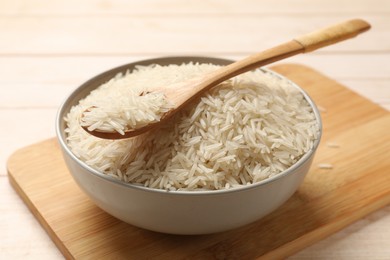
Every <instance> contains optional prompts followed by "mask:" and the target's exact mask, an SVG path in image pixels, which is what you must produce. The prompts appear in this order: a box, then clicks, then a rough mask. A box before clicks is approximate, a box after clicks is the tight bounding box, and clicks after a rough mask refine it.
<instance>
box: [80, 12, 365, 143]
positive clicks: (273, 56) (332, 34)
mask: <svg viewBox="0 0 390 260" xmlns="http://www.w3.org/2000/svg"><path fill="white" fill-rule="evenodd" d="M370 28H371V26H370V24H368V23H367V22H366V21H363V20H360V19H354V20H349V21H346V22H343V23H340V24H336V25H333V26H330V27H327V28H325V29H321V30H317V31H314V32H312V33H309V34H306V35H303V36H300V37H297V38H295V39H293V40H291V41H289V42H286V43H283V44H281V45H278V46H276V47H273V48H271V49H268V50H265V51H263V52H260V53H257V54H253V55H251V56H249V57H247V58H245V59H243V60H240V61H237V62H234V63H231V64H229V65H227V66H225V67H221V68H220V69H217V70H216V71H213V72H211V73H208V74H206V75H204V76H202V77H201V78H196V79H192V80H189V81H185V82H182V83H180V84H173V85H168V86H161V88H159V89H153V90H152V91H156V92H162V93H164V94H165V97H166V98H167V99H168V100H169V101H171V102H172V103H173V104H175V108H173V109H171V110H170V111H168V112H167V113H165V114H164V115H163V116H162V118H161V120H160V121H157V122H152V123H150V124H148V125H146V126H143V127H141V128H137V129H129V130H127V131H126V132H125V134H124V135H122V134H120V133H117V132H103V131H99V130H94V131H89V130H88V129H87V127H88V126H85V127H84V126H83V128H84V129H85V130H86V131H87V132H89V133H90V134H91V135H94V136H97V137H100V138H104V139H123V138H129V137H134V136H137V135H140V134H143V133H145V132H146V131H149V130H151V129H153V128H156V127H157V126H159V125H161V124H164V123H165V122H166V120H168V119H169V118H170V117H171V116H173V115H174V114H176V113H177V112H179V111H180V110H181V109H182V108H183V107H184V106H185V105H186V104H188V103H189V102H190V101H191V100H193V99H195V98H197V97H199V96H201V95H202V94H203V93H204V92H205V91H207V90H209V89H210V88H211V87H213V86H216V85H218V84H220V83H221V82H223V81H225V80H227V79H230V78H232V77H234V76H237V75H239V74H242V73H244V72H247V71H250V70H253V69H255V68H258V67H261V66H264V65H267V64H270V63H273V62H275V61H279V60H282V59H285V58H288V57H291V56H294V55H296V54H299V53H306V52H310V51H314V50H316V49H319V48H322V47H325V46H328V45H332V44H335V43H337V42H340V41H344V40H346V39H349V38H352V37H355V36H356V35H358V34H360V33H362V32H365V31H367V30H368V29H370ZM148 91H151V90H148Z"/></svg>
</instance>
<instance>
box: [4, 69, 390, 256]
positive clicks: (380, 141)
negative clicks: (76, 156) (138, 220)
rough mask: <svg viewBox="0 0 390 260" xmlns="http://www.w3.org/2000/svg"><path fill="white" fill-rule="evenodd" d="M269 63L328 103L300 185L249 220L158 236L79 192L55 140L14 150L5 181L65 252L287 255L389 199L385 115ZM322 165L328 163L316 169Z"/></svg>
mask: <svg viewBox="0 0 390 260" xmlns="http://www.w3.org/2000/svg"><path fill="white" fill-rule="evenodd" d="M275 70H277V71H278V72H280V73H282V74H284V75H287V76H288V77H289V78H291V79H292V80H294V81H295V82H296V83H298V84H300V85H302V86H303V87H304V88H305V89H306V90H307V91H308V93H309V94H310V95H311V96H312V97H313V99H314V100H315V101H316V102H317V103H318V104H319V105H321V106H323V107H324V108H326V112H324V113H322V117H323V121H324V136H323V140H322V143H321V145H320V147H319V150H318V152H317V155H316V157H315V160H314V162H313V167H312V169H311V170H310V172H309V174H308V176H307V178H306V179H305V181H304V183H303V184H302V186H301V187H300V188H299V190H298V191H297V192H296V193H295V194H294V195H293V197H292V198H290V200H288V202H286V203H285V204H284V205H283V206H282V207H280V208H279V209H278V210H276V211H275V212H273V213H271V214H270V215H268V216H267V217H265V218H263V219H261V220H259V221H257V222H255V223H253V224H250V225H247V226H245V227H243V228H240V229H236V230H233V231H229V232H224V233H220V234H215V235H207V236H173V235H165V234H159V233H154V232H149V231H145V230H142V229H139V228H136V227H133V226H131V225H128V224H125V223H123V222H121V221H119V220H117V219H115V218H113V217H111V216H109V215H108V214H106V213H104V212H103V211H102V210H100V209H99V208H97V207H96V206H95V205H94V204H93V203H92V202H91V201H90V200H89V199H88V198H87V197H86V196H85V195H84V194H83V193H82V192H81V191H80V190H79V188H78V187H77V186H76V184H75V183H74V182H73V180H72V179H71V177H70V175H69V173H67V170H66V168H65V165H64V162H63V161H62V157H61V154H60V151H59V147H58V145H57V143H56V141H55V140H54V139H49V140H46V141H43V142H41V143H37V144H34V145H32V146H29V147H26V148H23V149H21V150H19V151H17V152H16V153H15V154H14V155H13V156H12V157H11V159H10V160H9V161H8V172H9V177H10V182H11V184H12V185H13V187H15V189H16V190H17V192H18V193H19V194H20V195H21V197H22V198H23V200H24V201H25V202H26V203H27V205H28V206H29V208H30V210H31V211H32V212H33V214H34V215H35V216H36V217H37V219H38V220H39V221H40V222H41V224H42V225H43V227H44V228H45V229H46V230H47V232H48V233H49V235H50V236H51V237H52V239H53V240H54V242H55V243H56V244H57V246H58V247H59V248H60V250H61V251H62V252H63V253H64V255H65V256H66V257H68V258H83V257H87V256H88V257H89V258H95V257H98V256H99V257H110V258H117V259H129V258H133V259H139V258H141V257H142V258H148V257H149V258H152V257H159V258H161V259H172V258H179V257H181V258H183V257H189V258H196V259H207V258H255V257H260V258H271V259H280V258H284V257H286V256H288V255H291V254H293V253H295V252H297V251H299V250H301V249H302V248H304V247H306V246H308V245H310V244H312V243H314V242H316V241H318V240H320V239H322V238H324V237H326V236H328V235H330V234H332V233H334V232H336V231H337V230H340V229H341V228H343V227H345V226H346V225H348V224H350V223H352V222H354V221H356V220H358V219H359V218H361V217H363V216H365V215H367V214H369V213H370V212H373V211H375V210H377V209H379V208H381V207H383V206H385V205H387V204H388V203H390V190H389V185H390V176H389V174H388V169H389V167H390V161H389V160H387V158H388V157H389V152H388V147H389V145H390V136H389V135H388V128H389V126H390V114H389V112H387V111H386V110H384V109H381V108H380V107H378V106H376V105H375V104H373V103H371V102H370V101H368V100H367V99H365V98H363V97H361V96H359V95H357V94H355V93H353V92H351V91H349V90H348V89H346V88H345V87H343V86H341V85H340V84H338V83H337V82H335V81H333V80H331V79H329V78H327V77H325V76H323V75H321V74H319V73H317V72H315V71H313V70H311V69H309V68H307V67H303V66H297V65H291V64H285V65H279V66H277V67H275ZM329 142H332V143H337V144H338V146H339V147H338V148H331V147H329V146H327V143H329ZM319 163H332V164H333V166H334V167H333V169H328V170H324V169H319V168H318V167H317V165H318V164H319Z"/></svg>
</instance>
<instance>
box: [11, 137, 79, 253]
mask: <svg viewBox="0 0 390 260" xmlns="http://www.w3.org/2000/svg"><path fill="white" fill-rule="evenodd" d="M53 140H54V138H49V139H46V140H44V141H40V142H37V143H35V144H31V145H29V146H26V147H23V148H20V149H18V150H16V151H15V152H14V153H12V154H11V155H10V157H9V158H8V159H7V163H6V167H7V176H8V181H9V183H10V185H11V187H12V188H13V189H14V190H15V191H16V193H17V194H18V195H19V196H20V198H21V199H22V200H23V202H24V203H25V204H26V205H27V208H28V209H29V210H30V212H31V214H32V215H33V217H35V218H36V219H37V220H38V222H39V224H40V225H41V226H42V228H43V229H44V230H45V231H46V233H47V234H48V235H49V237H50V238H51V239H52V241H53V242H54V244H55V245H56V246H57V248H58V249H59V250H60V251H61V253H62V254H63V255H64V257H65V258H66V259H74V257H73V255H72V254H71V253H70V252H69V250H68V249H67V248H66V246H65V244H64V243H62V242H61V239H60V238H59V237H58V236H57V235H56V233H55V232H54V230H53V229H52V228H51V227H50V225H49V223H47V222H46V220H45V218H44V217H43V216H42V215H41V213H40V212H39V210H37V209H36V207H35V205H34V203H33V202H32V201H31V200H30V199H29V197H28V196H27V194H26V193H25V191H24V190H23V188H22V187H21V186H20V185H19V183H18V182H17V176H14V175H13V174H12V172H13V171H12V169H11V167H12V160H13V158H15V157H17V156H18V155H19V154H20V153H23V152H24V151H25V150H28V149H31V147H34V146H39V145H40V144H42V143H46V142H51V141H53Z"/></svg>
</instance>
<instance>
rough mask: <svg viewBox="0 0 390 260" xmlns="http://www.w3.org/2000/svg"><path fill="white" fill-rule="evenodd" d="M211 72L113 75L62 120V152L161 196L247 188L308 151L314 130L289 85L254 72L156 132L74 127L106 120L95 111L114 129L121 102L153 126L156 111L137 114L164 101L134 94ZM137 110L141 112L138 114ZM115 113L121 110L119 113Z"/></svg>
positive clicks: (150, 69) (154, 68)
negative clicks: (94, 110) (99, 132)
mask: <svg viewBox="0 0 390 260" xmlns="http://www.w3.org/2000/svg"><path fill="white" fill-rule="evenodd" d="M217 68H218V66H216V65H212V64H193V63H189V64H182V65H169V66H160V65H151V66H139V67H137V68H136V69H135V70H134V71H132V72H131V73H126V74H124V75H117V76H116V77H115V78H114V79H112V80H111V81H109V82H107V83H106V84H103V85H102V86H101V87H99V88H98V89H96V90H94V91H92V92H91V93H90V95H89V96H87V97H86V98H85V99H83V100H81V101H80V102H79V104H78V105H76V106H74V107H73V108H72V109H71V111H70V112H69V114H68V115H67V116H66V118H65V120H66V122H67V129H66V133H67V143H68V146H69V147H70V149H71V150H72V152H73V153H74V154H75V155H76V156H77V157H78V158H79V159H81V160H82V161H84V162H85V163H87V164H88V165H90V166H91V167H92V168H94V169H96V170H98V171H100V172H103V173H104V174H107V175H109V176H112V177H114V178H117V179H119V180H121V181H123V182H127V183H132V184H135V185H142V186H147V187H151V188H157V189H166V190H219V189H228V188H232V187H237V186H241V185H248V184H252V183H255V182H258V181H261V180H264V179H267V178H269V177H271V176H274V175H277V174H278V173H280V172H282V171H284V170H286V169H287V168H289V167H290V166H291V165H293V164H294V163H295V162H297V161H298V160H299V159H300V158H301V157H302V156H303V155H304V154H305V153H306V152H308V151H309V150H310V149H312V148H313V144H314V141H315V140H316V139H317V138H318V136H319V126H318V123H317V121H316V118H315V115H314V113H313V111H312V109H311V107H310V105H309V104H308V102H307V101H306V100H305V99H304V97H303V95H302V94H301V93H300V92H299V90H298V89H297V88H295V87H294V86H292V85H291V84H290V83H289V82H287V81H285V80H282V79H278V78H275V77H274V76H272V75H269V74H268V73H264V72H262V71H261V70H255V71H252V72H248V73H245V74H242V75H240V76H238V77H235V78H233V79H231V80H228V81H225V82H223V83H222V84H220V85H219V86H217V87H215V88H213V89H212V90H210V91H209V92H207V93H206V94H205V95H204V96H203V97H202V98H200V99H199V100H197V101H196V102H194V103H193V104H192V105H190V106H188V107H187V108H186V109H185V110H184V111H182V112H181V113H180V114H179V115H177V116H176V117H174V118H173V119H172V120H171V121H170V123H169V124H167V125H165V126H164V127H163V128H160V129H158V130H157V132H149V133H147V134H144V135H142V136H139V137H135V138H131V139H125V140H104V139H99V138H97V137H94V136H92V135H90V134H88V133H87V132H86V131H85V130H83V129H82V127H81V126H80V117H81V114H82V113H83V112H84V111H85V110H86V109H88V108H91V107H99V108H104V109H106V111H108V112H107V114H106V116H104V112H99V113H100V115H99V116H100V118H96V119H93V118H92V120H95V122H99V121H102V122H105V125H106V126H107V125H110V123H107V122H114V125H116V124H117V122H120V121H115V120H118V119H119V120H122V119H123V118H122V117H121V115H119V116H118V114H117V111H118V108H119V110H121V106H122V104H124V103H125V104H126V106H124V108H126V109H128V110H129V111H128V113H133V110H137V109H138V111H142V113H144V114H145V115H142V113H139V114H137V122H147V121H148V120H158V118H159V116H161V114H162V113H163V112H161V111H159V110H158V109H157V110H156V109H154V108H153V109H152V111H151V112H150V113H147V112H145V111H148V110H147V108H148V107H147V105H148V104H151V103H154V104H156V99H157V100H163V99H164V98H163V97H162V98H161V97H158V96H156V95H158V94H156V95H141V96H140V95H139V93H141V92H143V91H147V89H148V88H153V87H157V86H161V85H164V84H173V83H176V82H181V81H183V80H187V79H190V78H193V77H196V76H200V75H202V74H204V73H207V72H210V71H213V70H215V69H217ZM145 93H146V92H145ZM137 98H138V100H137ZM139 98H141V100H139ZM124 99H128V100H124ZM153 99H154V101H153ZM134 100H135V101H134ZM151 100H152V101H151ZM117 101H118V102H117ZM164 102H165V101H163V102H160V103H158V105H161V107H162V111H164V109H169V108H170V104H169V103H167V102H165V103H164ZM145 104H146V109H140V108H139V107H142V106H144V105H145ZM110 109H111V110H110ZM109 111H115V112H112V113H110V112H109ZM121 113H127V112H126V111H123V109H122V110H121ZM150 114H152V115H150ZM116 115H117V116H116ZM148 118H149V119H148ZM152 118H153V119H152ZM102 125H103V124H102ZM119 125H121V123H119ZM108 127H114V126H112V125H111V126H108ZM122 130H123V129H122Z"/></svg>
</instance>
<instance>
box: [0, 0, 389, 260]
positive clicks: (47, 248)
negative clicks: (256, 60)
mask: <svg viewBox="0 0 390 260" xmlns="http://www.w3.org/2000/svg"><path fill="white" fill-rule="evenodd" d="M349 18H363V19H366V20H367V21H369V22H370V23H371V24H372V26H373V28H372V30H371V31H370V32H369V33H366V34H365V35H362V36H361V37H359V38H358V39H355V40H352V41H349V42H345V43H341V44H339V45H337V46H332V47H328V48H326V49H323V50H321V51H318V52H316V53H313V54H307V55H304V56H299V57H295V58H291V59H289V60H288V62H297V63H301V64H304V65H308V66H311V67H313V68H315V69H317V70H318V71H320V72H322V73H324V74H326V75H328V76H330V77H331V78H333V79H336V80H337V81H339V82H341V83H343V84H345V85H346V86H348V87H349V88H351V89H353V90H354V91H356V92H358V93H360V94H361V95H363V96H365V97H367V98H368V99H370V100H372V101H373V102H375V103H377V104H379V105H381V106H383V107H385V108H386V109H388V110H390V1H388V0H371V1H368V0H367V1H366V0H356V1H348V0H337V1H334V0H320V1H310V0H299V1H294V3H293V1H273V0H265V1H256V0H241V1H235V0H220V1H218V0H207V1H202V0H190V1H179V0H166V1H164V0H146V1H135V0H129V1H126V0H95V1H94V0H86V1H78V0H67V1H60V0H57V1H49V0H2V1H0V88H1V94H0V122H1V127H0V147H1V149H0V163H1V164H2V165H4V167H2V168H1V170H0V220H1V221H0V259H26V258H33V259H34V258H36V259H61V258H63V256H62V255H61V253H60V252H59V251H58V249H57V248H56V246H55V245H54V243H53V242H52V241H51V240H50V238H49V236H48V235H47V234H46V233H45V231H44V230H43V228H42V227H41V226H40V225H39V223H38V222H37V220H36V219H35V218H34V216H33V215H32V214H31V213H30V212H29V210H28V209H27V207H26V206H25V204H24V203H23V202H22V201H21V199H20V198H19V197H18V195H17V194H16V192H15V191H14V190H13V189H12V188H11V186H10V185H9V182H8V178H7V170H6V167H5V165H6V160H7V157H9V156H10V154H11V153H12V152H13V151H15V150H16V149H18V148H21V147H24V146H27V145H29V144H32V143H35V142H38V141H41V140H43V139H47V138H49V137H53V136H54V135H55V133H54V118H55V114H56V111H57V108H58V106H59V105H60V103H61V102H62V100H63V99H64V98H65V96H66V95H67V94H68V93H69V92H70V91H71V90H72V89H74V88H75V87H77V86H78V85H80V84H81V83H82V82H84V81H85V80H87V79H88V78H90V77H92V76H94V75H95V74H97V73H100V72H102V71H103V70H106V69H109V68H111V67H114V66H118V65H121V64H124V63H128V62H132V61H135V60H139V59H143V58H151V57H156V56H168V55H210V56H217V57H225V58H234V59H236V58H240V57H244V56H246V55H247V54H250V53H252V52H256V51H260V50H262V49H264V48H267V47H271V46H272V45H274V44H277V43H280V42H283V41H285V40H287V39H290V38H292V37H294V36H296V35H300V34H303V33H305V32H309V31H311V30H313V29H316V28H319V27H322V26H326V25H329V24H332V23H336V22H339V21H343V20H346V19H349ZM389 159H390V155H389ZM389 188H390V187H389ZM389 213H390V206H388V207H386V208H384V209H382V210H380V211H377V212H375V213H374V214H371V215H369V216H367V217H366V218H364V219H362V220H360V221H358V222H357V223H355V224H353V225H351V226H349V227H347V228H345V229H344V230H342V231H340V232H338V233H336V234H334V235H332V236H330V237H328V238H326V239H324V240H323V241H321V242H319V243H317V244H314V245H313V246H311V247H309V248H307V249H305V250H303V251H301V252H299V253H298V254H296V255H294V256H292V257H291V259H390V214H389Z"/></svg>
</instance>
